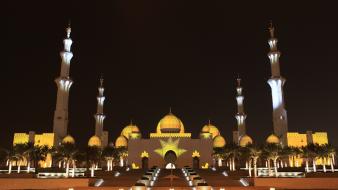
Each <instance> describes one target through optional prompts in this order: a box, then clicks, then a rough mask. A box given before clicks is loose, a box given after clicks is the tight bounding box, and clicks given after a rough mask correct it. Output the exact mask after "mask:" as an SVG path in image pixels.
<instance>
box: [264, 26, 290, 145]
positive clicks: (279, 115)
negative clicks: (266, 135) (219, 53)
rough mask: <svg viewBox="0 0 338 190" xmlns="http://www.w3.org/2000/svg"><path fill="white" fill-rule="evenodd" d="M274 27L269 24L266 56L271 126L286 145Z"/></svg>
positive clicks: (282, 79) (283, 80)
mask: <svg viewBox="0 0 338 190" xmlns="http://www.w3.org/2000/svg"><path fill="white" fill-rule="evenodd" d="M274 29H275V28H274V27H273V25H272V23H271V24H270V26H269V31H270V39H269V41H268V43H269V46H270V52H269V53H268V57H269V59H270V63H271V78H270V79H269V80H268V83H269V85H270V87H271V95H272V109H273V118H272V119H273V128H274V133H275V134H276V135H277V136H278V137H279V138H281V142H282V144H283V145H286V142H287V139H286V134H287V132H288V120H287V114H286V110H285V108H284V93H283V86H284V83H285V79H284V78H283V77H282V76H281V75H280V69H279V57H280V52H279V51H278V50H277V41H278V40H277V38H275V36H274Z"/></svg>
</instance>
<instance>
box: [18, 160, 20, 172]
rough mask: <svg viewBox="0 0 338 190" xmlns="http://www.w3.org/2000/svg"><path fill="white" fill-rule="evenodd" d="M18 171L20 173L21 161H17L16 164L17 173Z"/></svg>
mask: <svg viewBox="0 0 338 190" xmlns="http://www.w3.org/2000/svg"><path fill="white" fill-rule="evenodd" d="M20 171H21V161H19V163H18V173H20Z"/></svg>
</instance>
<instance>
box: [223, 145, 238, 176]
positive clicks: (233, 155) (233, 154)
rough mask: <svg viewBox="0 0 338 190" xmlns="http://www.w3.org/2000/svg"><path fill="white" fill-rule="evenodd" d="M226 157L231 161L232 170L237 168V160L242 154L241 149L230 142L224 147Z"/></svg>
mask: <svg viewBox="0 0 338 190" xmlns="http://www.w3.org/2000/svg"><path fill="white" fill-rule="evenodd" d="M224 155H225V156H224V157H226V158H227V159H228V160H229V162H230V171H235V170H236V160H237V159H238V158H239V157H240V155H241V149H240V147H239V146H238V145H236V144H228V145H226V146H225V147H224Z"/></svg>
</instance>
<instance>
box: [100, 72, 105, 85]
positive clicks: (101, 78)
mask: <svg viewBox="0 0 338 190" xmlns="http://www.w3.org/2000/svg"><path fill="white" fill-rule="evenodd" d="M103 81H104V79H103V74H102V73H101V76H100V86H101V87H103Z"/></svg>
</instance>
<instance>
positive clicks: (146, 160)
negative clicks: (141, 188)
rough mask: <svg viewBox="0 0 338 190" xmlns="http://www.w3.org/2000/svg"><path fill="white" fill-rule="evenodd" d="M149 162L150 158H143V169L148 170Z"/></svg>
mask: <svg viewBox="0 0 338 190" xmlns="http://www.w3.org/2000/svg"><path fill="white" fill-rule="evenodd" d="M148 162H149V158H148V157H143V158H142V169H148Z"/></svg>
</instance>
